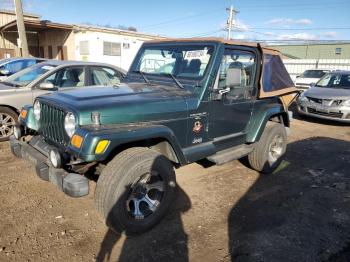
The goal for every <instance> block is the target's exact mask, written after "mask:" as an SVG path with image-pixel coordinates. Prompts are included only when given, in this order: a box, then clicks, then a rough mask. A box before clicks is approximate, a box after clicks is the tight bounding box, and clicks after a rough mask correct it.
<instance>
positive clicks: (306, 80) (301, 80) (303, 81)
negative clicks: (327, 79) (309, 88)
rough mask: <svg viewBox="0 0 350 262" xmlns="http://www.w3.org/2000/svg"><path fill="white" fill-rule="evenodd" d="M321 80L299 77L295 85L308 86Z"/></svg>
mask: <svg viewBox="0 0 350 262" xmlns="http://www.w3.org/2000/svg"><path fill="white" fill-rule="evenodd" d="M318 80H320V79H319V78H304V77H298V78H297V79H296V80H295V84H308V85H310V84H311V83H316V82H318Z"/></svg>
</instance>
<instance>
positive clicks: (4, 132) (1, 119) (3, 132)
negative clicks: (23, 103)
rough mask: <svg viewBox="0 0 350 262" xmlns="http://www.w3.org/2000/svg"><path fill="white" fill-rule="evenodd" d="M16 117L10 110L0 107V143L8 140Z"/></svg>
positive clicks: (15, 122) (16, 121)
mask: <svg viewBox="0 0 350 262" xmlns="http://www.w3.org/2000/svg"><path fill="white" fill-rule="evenodd" d="M17 119H18V115H17V114H16V112H15V111H13V110H12V109H10V108H7V107H3V106H0V142H2V141H7V140H9V138H10V136H11V135H12V134H13V127H14V126H15V125H16V124H17V123H18V120H17Z"/></svg>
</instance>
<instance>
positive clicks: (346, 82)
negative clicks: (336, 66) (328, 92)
mask: <svg viewBox="0 0 350 262" xmlns="http://www.w3.org/2000/svg"><path fill="white" fill-rule="evenodd" d="M316 86H317V87H328V88H342V89H350V74H327V75H325V76H324V77H323V78H322V79H320V81H318V82H317V84H316Z"/></svg>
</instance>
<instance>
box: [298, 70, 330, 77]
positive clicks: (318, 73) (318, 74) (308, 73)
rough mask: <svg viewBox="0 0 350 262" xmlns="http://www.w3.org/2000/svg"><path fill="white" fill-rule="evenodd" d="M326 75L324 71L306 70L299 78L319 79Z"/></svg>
mask: <svg viewBox="0 0 350 262" xmlns="http://www.w3.org/2000/svg"><path fill="white" fill-rule="evenodd" d="M326 73H327V71H324V70H306V71H305V72H304V73H303V74H302V75H301V77H303V78H321V77H322V76H324V75H325V74H326Z"/></svg>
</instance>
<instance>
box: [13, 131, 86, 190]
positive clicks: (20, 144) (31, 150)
mask: <svg viewBox="0 0 350 262" xmlns="http://www.w3.org/2000/svg"><path fill="white" fill-rule="evenodd" d="M10 147H11V152H12V153H13V154H14V155H15V156H17V157H21V158H23V159H25V160H27V161H29V162H30V163H31V164H32V165H34V166H35V171H36V173H37V175H38V176H39V177H40V178H41V179H43V180H45V181H50V182H51V183H53V184H54V185H56V186H57V187H58V188H59V189H60V190H61V191H62V192H64V193H65V194H67V195H69V196H71V197H82V196H85V195H87V194H88V193H89V180H88V179H87V178H86V177H84V176H82V175H80V174H75V173H69V172H67V171H66V170H64V169H62V168H54V167H52V165H51V163H50V161H49V160H48V153H49V149H50V146H49V145H48V144H47V143H45V142H44V141H42V140H40V139H32V140H31V141H29V142H25V141H21V140H17V139H16V138H15V137H14V136H11V137H10Z"/></svg>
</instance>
